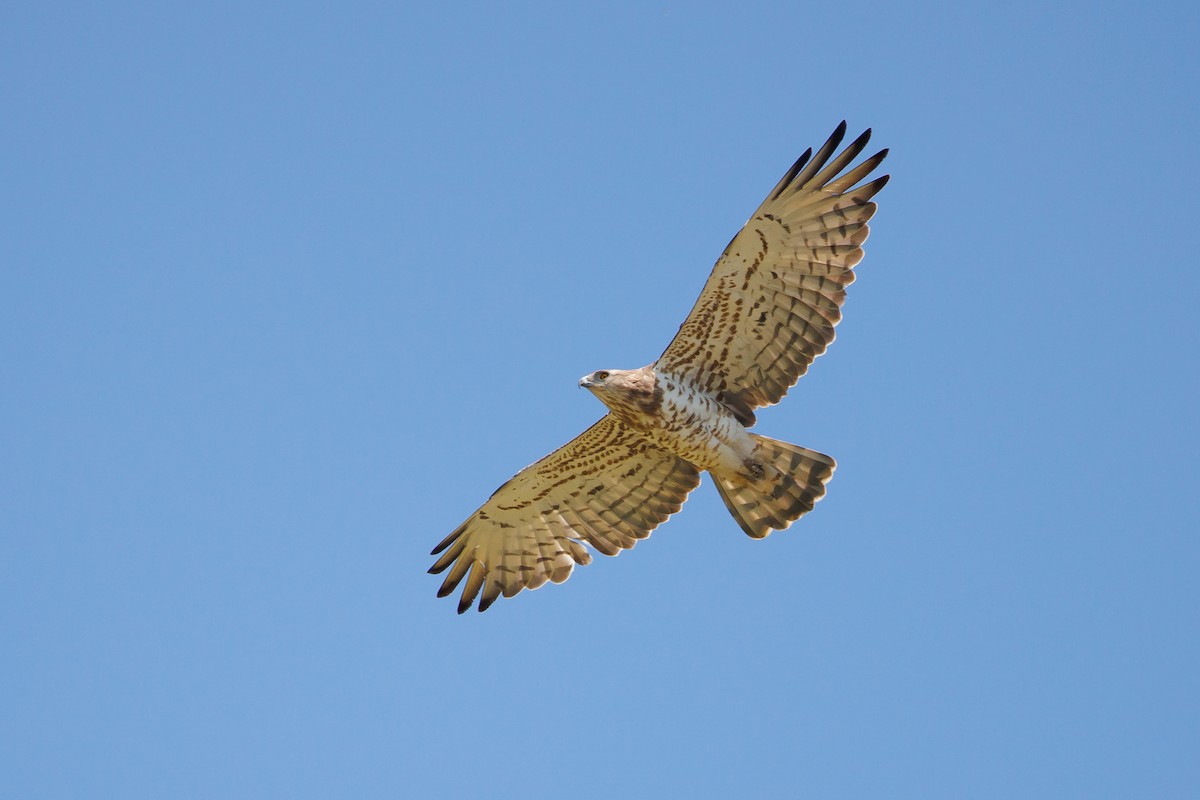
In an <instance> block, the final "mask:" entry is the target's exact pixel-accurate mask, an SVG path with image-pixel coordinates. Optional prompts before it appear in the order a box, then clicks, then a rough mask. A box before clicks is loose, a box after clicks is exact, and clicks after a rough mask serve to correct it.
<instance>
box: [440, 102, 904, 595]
mask: <svg viewBox="0 0 1200 800" xmlns="http://www.w3.org/2000/svg"><path fill="white" fill-rule="evenodd" d="M845 133H846V123H845V122H842V123H841V124H840V125H839V126H838V127H837V130H835V131H834V132H833V135H832V136H830V137H829V140H828V141H826V142H825V144H824V145H822V147H821V148H820V149H819V150H818V151H817V153H816V154H815V155H814V154H813V152H812V150H811V148H810V149H809V150H808V151H807V152H805V153H804V155H802V156H801V157H800V159H799V160H798V161H796V163H795V164H793V165H792V168H791V169H789V170H788V171H787V174H786V175H784V176H783V179H782V180H780V181H779V183H778V184H777V185H776V186H775V188H774V189H772V190H771V193H770V194H768V195H767V198H766V200H764V201H763V202H762V205H760V206H759V207H758V210H757V211H755V212H754V214H753V215H752V216H751V217H750V220H749V221H748V222H747V223H746V224H745V226H743V227H742V229H741V230H740V231H739V232H738V234H737V235H736V236H734V237H733V240H732V241H730V243H729V246H728V247H726V248H725V252H724V253H722V254H721V257H720V258H719V259H717V263H716V265H715V266H714V267H713V270H712V274H711V275H709V278H708V282H707V283H706V284H705V285H704V289H703V290H702V291H701V292H700V298H699V299H698V300H697V301H696V305H695V306H694V307H693V308H692V310H691V312H690V313H689V314H688V316H687V319H685V320H684V321H683V325H681V326H680V328H679V332H678V333H677V334H676V335H675V338H674V339H673V340H672V341H671V343H670V344H669V345H668V346H667V349H666V350H665V351H663V354H662V355H661V356H659V357H658V360H656V361H654V362H653V363H651V364H648V365H646V366H644V367H642V368H641V369H629V370H623V369H602V370H598V371H596V372H592V373H590V374H588V375H586V376H584V377H583V378H582V379H581V380H580V381H579V385H580V386H583V387H584V388H586V389H588V390H589V391H590V392H591V393H592V394H594V395H595V396H596V397H597V398H599V399H600V401H601V402H602V403H604V405H606V406H607V407H608V413H607V414H606V415H605V416H604V417H603V418H602V419H601V420H600V421H599V422H597V423H596V424H595V425H593V426H592V427H590V428H588V429H587V430H586V431H584V432H583V433H582V434H580V435H579V436H578V437H576V438H575V439H573V440H572V441H570V442H568V443H567V444H565V445H563V446H562V447H560V448H559V449H558V450H556V451H554V452H553V453H551V454H550V455H548V456H546V457H545V458H543V459H541V460H540V461H538V462H536V463H534V464H531V465H530V466H528V467H526V468H525V469H523V470H521V471H520V472H518V473H517V474H516V475H515V476H513V478H512V479H510V480H509V481H508V482H507V483H505V484H504V485H502V486H501V487H500V488H499V489H497V490H496V491H495V493H494V494H492V496H491V498H489V499H488V501H487V502H486V503H484V504H483V506H481V507H480V508H479V509H478V510H476V511H475V513H473V514H471V516H470V517H468V518H467V520H466V521H465V522H464V523H463V524H462V525H460V526H458V527H457V528H456V529H455V530H454V532H453V533H451V534H450V535H449V536H447V537H446V538H445V539H443V540H442V542H441V543H440V544H438V546H437V547H435V548H434V549H433V553H432V555H438V554H439V553H440V554H441V557H440V558H438V559H437V561H436V562H435V563H434V564H433V566H432V567H430V569H429V571H430V572H431V573H434V574H437V573H441V572H443V571H445V570H447V569H448V570H449V572H448V573H447V575H446V577H445V580H444V581H443V582H442V585H441V588H440V589H439V590H438V597H445V596H446V595H448V594H450V593H452V592H453V591H454V590H455V589H456V588H457V587H458V586H459V585H460V584H462V586H463V589H462V595H461V597H460V599H459V603H458V613H460V614H461V613H463V612H464V611H466V610H467V609H468V608H470V607H471V605H472V604H473V603H474V602H475V599H476V597H479V610H480V611H484V610H486V609H487V608H488V606H490V605H491V604H492V603H493V602H495V600H496V598H498V597H500V595H504V596H505V597H512V596H513V595H516V594H517V593H518V592H520V591H521V590H522V589H536V588H538V587H539V586H541V585H542V584H544V583H545V582H546V581H552V582H554V583H561V582H563V581H565V580H566V579H567V578H568V577H569V576H570V574H571V571H572V570H573V569H574V568H575V565H576V564H579V565H585V564H588V563H590V562H591V560H592V556H591V553H590V552H589V550H588V547H586V546H585V544H586V545H590V546H591V547H593V548H595V549H596V550H598V551H599V552H601V553H603V554H604V555H608V556H615V555H616V554H617V553H618V552H620V551H621V550H624V549H627V548H631V547H633V546H634V544H636V543H637V541H638V540H639V539H644V538H646V537H647V536H648V535H649V534H650V531H652V530H653V529H654V528H655V527H657V526H658V525H659V524H660V523H661V522H663V521H664V520H666V518H667V517H669V516H670V515H672V514H674V513H675V512H677V511H679V509H680V507H681V506H682V505H683V501H684V500H685V499H686V498H687V496H688V493H689V492H690V491H691V490H692V489H694V488H696V486H697V485H698V484H699V482H700V473H701V472H708V473H709V474H710V475H711V476H712V478H713V481H714V482H715V483H716V486H717V491H718V492H719V493H720V495H721V499H722V500H724V501H725V506H726V507H727V508H728V509H729V512H730V513H731V514H732V515H733V518H734V519H735V520H737V523H738V525H740V526H741V528H742V530H743V531H745V532H746V533H747V534H749V535H750V536H751V537H753V538H755V539H761V538H762V537H764V536H766V535H767V534H769V533H770V532H771V531H772V530H782V529H784V528H786V527H788V526H789V525H790V524H791V523H792V522H794V521H795V520H797V519H798V518H799V517H800V516H801V515H803V514H805V513H806V512H808V511H811V510H812V508H813V504H814V503H816V502H817V501H818V500H820V499H821V497H822V496H823V495H824V494H825V484H826V482H828V481H829V479H830V477H832V475H833V470H834V467H835V466H836V465H835V463H834V460H833V459H832V458H830V457H829V456H827V455H823V454H821V453H818V452H816V451H813V450H809V449H807V448H804V447H799V446H797V445H793V444H787V443H785V442H781V441H777V440H775V439H769V438H767V437H765V436H760V435H758V434H754V433H750V432H749V431H748V430H747V429H748V428H750V427H751V426H753V425H754V422H755V418H754V409H756V408H759V407H761V406H768V405H772V404H774V403H776V402H778V401H779V399H780V398H781V397H783V396H784V394H785V393H786V392H787V390H788V389H789V388H790V387H791V386H792V385H793V384H794V383H795V382H796V380H797V379H798V378H799V377H800V376H801V375H803V374H804V373H805V371H806V370H807V369H808V365H809V364H811V363H812V361H813V359H815V358H816V357H817V356H819V355H821V354H822V353H824V352H825V348H826V347H828V346H829V343H830V342H832V341H833V335H834V331H833V328H834V325H836V324H837V323H838V321H839V320H840V319H841V316H842V313H841V307H842V302H843V301H844V300H845V297H846V287H847V286H848V285H849V284H850V283H851V282H852V281H853V280H854V272H853V268H854V267H855V265H857V264H858V262H859V261H860V260H861V259H862V256H863V251H862V244H863V242H864V241H865V240H866V238H867V221H868V220H869V219H870V218H871V216H872V215H873V214H874V213H875V203H873V202H871V198H872V197H874V196H875V194H876V193H877V192H879V190H880V189H882V188H883V187H884V184H886V183H887V181H888V176H887V175H884V176H882V177H879V178H875V179H873V180H871V181H869V182H864V180H865V179H866V178H867V177H868V176H869V175H870V174H871V173H872V172H873V171H874V170H875V168H876V167H878V166H879V164H880V162H882V161H883V159H884V157H885V156H886V155H887V150H881V151H880V152H878V153H876V154H875V155H873V156H870V157H869V158H866V159H864V160H863V161H862V162H861V163H859V164H858V165H856V166H854V167H850V164H851V162H853V161H854V159H855V158H857V157H858V155H859V154H860V153H861V152H862V151H863V149H864V148H865V147H866V145H867V141H868V140H869V138H870V135H871V131H870V129H868V130H867V131H866V132H864V133H863V134H862V135H861V136H859V137H858V138H857V139H855V140H854V141H853V142H852V143H851V144H850V145H848V146H847V147H846V148H845V149H844V150H842V151H841V152H840V153H838V154H837V155H836V156H834V152H835V151H836V150H837V148H838V146H839V145H840V144H841V142H842V139H843V137H844V136H845ZM464 578H465V580H466V582H465V583H463V580H464ZM481 591H482V595H481V594H480V592H481Z"/></svg>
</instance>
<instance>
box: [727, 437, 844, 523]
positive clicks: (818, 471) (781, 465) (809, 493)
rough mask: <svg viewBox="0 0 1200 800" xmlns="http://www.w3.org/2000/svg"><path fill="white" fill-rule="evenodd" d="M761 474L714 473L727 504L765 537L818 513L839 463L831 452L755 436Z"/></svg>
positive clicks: (739, 519)
mask: <svg viewBox="0 0 1200 800" xmlns="http://www.w3.org/2000/svg"><path fill="white" fill-rule="evenodd" d="M750 435H751V436H753V437H754V440H755V442H756V445H755V448H754V455H755V461H756V463H757V464H758V465H761V467H762V470H761V471H762V477H761V478H753V479H751V478H748V477H747V476H746V475H741V474H736V475H716V474H714V475H713V479H714V482H715V483H716V484H717V491H718V492H720V494H721V499H722V500H724V501H725V507H726V508H728V509H729V513H730V514H733V518H734V519H736V520H737V523H738V525H740V526H742V530H744V531H745V532H746V533H747V534H748V535H749V536H752V537H753V538H755V539H761V538H763V537H764V536H766V535H767V534H769V533H770V532H771V531H772V530H783V529H784V528H786V527H788V526H789V525H791V524H792V523H793V522H795V521H796V520H797V519H799V518H800V517H801V516H803V515H804V514H807V513H808V512H809V511H812V508H813V506H814V505H815V504H816V502H817V501H818V500H820V499H821V498H822V497H824V496H825V484H826V483H828V482H829V479H830V478H832V477H833V471H834V469H835V468H836V467H837V463H836V462H835V461H834V460H833V459H832V458H830V457H829V456H827V455H823V454H821V453H818V452H817V451H815V450H809V449H808V448H806V447H800V446H798V445H794V444H788V443H787V442H781V441H779V440H777V439H768V438H767V437H765V436H759V435H757V434H753V433H752V434H750Z"/></svg>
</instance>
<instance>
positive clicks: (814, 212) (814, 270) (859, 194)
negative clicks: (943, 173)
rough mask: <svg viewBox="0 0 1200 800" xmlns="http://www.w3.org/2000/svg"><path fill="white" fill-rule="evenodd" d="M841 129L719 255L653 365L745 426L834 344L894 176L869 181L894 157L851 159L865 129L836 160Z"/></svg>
mask: <svg viewBox="0 0 1200 800" xmlns="http://www.w3.org/2000/svg"><path fill="white" fill-rule="evenodd" d="M845 131H846V123H845V122H843V123H842V124H841V125H840V126H838V129H837V130H836V131H834V134H833V136H831V137H830V138H829V141H827V142H826V143H825V144H824V145H823V146H822V147H821V149H820V151H819V152H818V153H817V154H816V156H815V157H812V158H811V159H810V155H811V153H812V151H811V150H809V151H808V152H806V153H805V154H804V155H803V156H801V157H800V160H799V161H797V162H796V163H795V165H793V166H792V168H791V169H790V170H789V171H788V173H787V174H786V175H784V177H783V180H781V181H780V182H779V184H778V185H777V186H776V187H775V189H774V190H772V192H771V193H770V194H769V195H768V196H767V199H766V200H764V201H763V204H762V205H761V206H760V207H759V209H758V210H757V211H756V212H754V215H753V216H752V217H751V218H750V221H749V222H747V223H746V225H745V227H743V228H742V230H741V231H740V232H739V233H738V234H737V236H735V237H734V238H733V241H731V242H730V243H729V246H728V247H726V248H725V252H724V253H723V254H722V255H721V257H720V258H719V259H718V260H717V263H716V266H715V267H714V268H713V271H712V274H711V275H710V276H709V279H708V282H707V283H706V284H705V285H704V290H703V291H702V292H701V293H700V298H699V300H697V301H696V305H695V307H693V308H692V311H691V313H689V314H688V317H687V319H686V320H684V323H683V325H682V326H680V328H679V332H678V333H677V334H676V335H675V338H674V339H673V340H672V341H671V344H670V345H669V346H668V347H667V349H666V351H665V352H664V353H663V354H662V356H661V357H660V358H659V359H658V362H657V363H656V365H655V368H656V369H657V370H659V371H662V372H667V373H669V374H672V375H674V376H676V377H678V378H680V379H683V380H685V381H687V382H689V383H691V384H693V385H696V386H697V387H699V388H701V389H703V390H704V391H707V392H711V393H713V394H719V395H720V396H721V398H722V400H724V402H725V403H726V404H727V405H729V407H730V408H731V409H732V410H733V411H734V413H736V414H737V415H738V417H739V418H740V419H741V420H742V421H743V423H744V424H753V422H754V414H753V409H754V408H757V407H759V406H765V405H771V404H772V403H776V402H778V401H779V399H780V398H781V397H783V396H784V394H786V393H787V390H788V389H789V388H790V387H791V386H792V385H793V384H794V383H795V382H796V381H797V379H799V377H800V376H801V375H803V374H804V373H805V371H806V370H807V369H808V365H809V364H811V363H812V361H813V359H815V358H816V357H817V356H819V355H821V354H822V353H823V352H825V348H826V347H828V346H829V343H830V342H832V341H833V337H834V332H833V327H834V326H835V325H836V324H837V323H838V322H839V321H840V320H841V316H842V311H841V307H842V303H843V301H844V300H845V297H846V287H847V286H848V285H849V284H850V283H851V282H852V281H853V280H854V272H853V271H852V270H853V268H854V266H855V265H856V264H858V262H859V261H860V260H861V259H862V256H863V251H862V243H863V242H864V241H865V240H866V238H867V220H869V219H870V218H871V216H872V215H873V214H874V213H875V204H874V203H872V202H871V198H872V197H874V195H875V194H876V193H877V192H878V191H879V190H880V189H882V188H883V186H884V184H885V183H887V179H888V176H886V175H884V176H883V177H881V178H877V179H875V180H873V181H871V182H870V183H866V184H862V185H861V186H857V187H856V185H857V184H858V183H859V182H860V181H862V180H863V179H864V178H866V177H867V176H868V175H869V174H870V173H871V172H872V171H873V170H874V169H875V168H876V167H877V166H879V163H880V162H881V161H883V159H884V157H885V156H886V155H887V150H881V151H880V152H879V153H876V154H875V155H873V156H871V157H870V158H868V159H866V160H865V161H863V162H862V163H861V164H859V165H858V166H856V167H854V168H853V169H849V170H847V169H846V168H847V166H848V165H849V164H850V162H851V161H853V160H854V158H855V157H857V156H858V154H859V153H861V152H862V150H863V148H864V147H866V144H867V140H868V139H869V138H870V134H871V131H870V130H869V129H868V130H867V131H866V132H865V133H863V134H862V135H861V136H860V137H858V139H856V140H855V141H854V142H853V143H852V144H850V145H849V146H848V147H847V148H846V149H845V150H843V151H842V152H841V153H840V154H838V155H837V156H836V157H834V158H832V159H830V156H831V155H832V154H833V152H834V150H836V149H837V146H838V144H840V143H841V140H842V137H843V136H844V135H845Z"/></svg>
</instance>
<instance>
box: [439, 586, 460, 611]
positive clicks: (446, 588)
mask: <svg viewBox="0 0 1200 800" xmlns="http://www.w3.org/2000/svg"><path fill="white" fill-rule="evenodd" d="M453 591H454V587H453V586H441V587H438V590H437V596H438V597H445V596H446V595H448V594H450V593H451V592H453ZM460 613H461V612H460Z"/></svg>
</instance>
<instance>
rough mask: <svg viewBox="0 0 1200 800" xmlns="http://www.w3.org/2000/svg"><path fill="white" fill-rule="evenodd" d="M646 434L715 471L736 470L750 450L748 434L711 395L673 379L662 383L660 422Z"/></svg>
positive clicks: (751, 446)
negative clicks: (695, 390) (677, 382)
mask: <svg viewBox="0 0 1200 800" xmlns="http://www.w3.org/2000/svg"><path fill="white" fill-rule="evenodd" d="M660 380H661V379H660ZM648 438H650V439H651V440H652V441H654V442H655V443H656V444H658V445H659V446H660V447H662V448H663V449H664V450H669V451H670V452H672V453H674V454H675V455H677V456H679V457H680V458H682V459H684V460H685V461H689V462H691V463H692V464H695V465H696V466H697V467H699V468H701V469H706V470H714V469H715V470H717V471H718V472H728V471H737V470H740V469H741V468H742V465H743V464H744V462H745V461H746V459H748V458H749V457H750V455H751V453H752V452H753V450H754V441H753V440H752V439H751V438H750V434H749V433H748V432H747V431H746V429H745V428H744V427H742V424H741V423H740V422H738V421H737V420H736V419H734V417H733V414H731V413H730V412H729V410H728V409H726V408H725V407H724V406H723V405H721V404H720V403H718V402H717V401H716V399H715V398H712V397H708V396H707V395H703V394H700V393H697V392H691V391H687V390H684V389H680V388H678V387H676V386H675V385H674V383H673V382H665V385H663V404H662V416H661V425H660V426H659V427H658V428H656V429H655V430H653V431H651V432H650V435H649V437H648Z"/></svg>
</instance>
